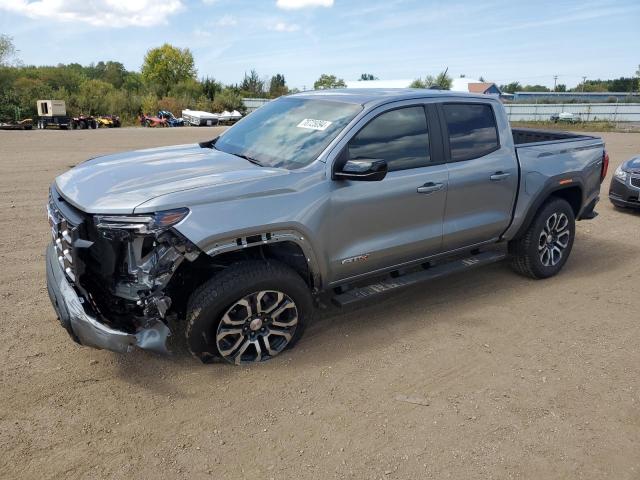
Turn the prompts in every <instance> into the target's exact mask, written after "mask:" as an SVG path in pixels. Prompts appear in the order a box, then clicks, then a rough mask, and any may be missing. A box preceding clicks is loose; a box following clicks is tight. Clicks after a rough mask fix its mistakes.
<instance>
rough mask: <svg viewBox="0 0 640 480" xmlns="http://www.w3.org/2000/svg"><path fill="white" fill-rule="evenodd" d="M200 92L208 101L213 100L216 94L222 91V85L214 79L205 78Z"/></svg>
mask: <svg viewBox="0 0 640 480" xmlns="http://www.w3.org/2000/svg"><path fill="white" fill-rule="evenodd" d="M201 83H202V91H203V92H204V96H205V97H207V99H209V100H213V99H214V98H215V97H216V95H217V94H218V93H220V92H221V91H222V90H223V89H224V85H222V83H220V82H218V81H216V79H215V78H209V77H206V78H204V79H203V80H202V82H201Z"/></svg>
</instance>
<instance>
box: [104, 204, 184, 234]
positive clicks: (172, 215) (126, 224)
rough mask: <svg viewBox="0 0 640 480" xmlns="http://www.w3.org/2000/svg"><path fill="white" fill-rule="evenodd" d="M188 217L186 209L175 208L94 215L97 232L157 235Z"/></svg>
mask: <svg viewBox="0 0 640 480" xmlns="http://www.w3.org/2000/svg"><path fill="white" fill-rule="evenodd" d="M187 215H189V209H188V208H176V209H173V210H164V211H162V212H155V213H149V214H141V215H95V216H94V217H93V221H94V223H95V225H96V227H97V228H98V230H127V231H130V232H132V233H140V234H145V233H159V232H162V231H164V230H166V229H168V228H169V227H172V226H174V225H177V224H178V223H180V222H181V221H182V220H184V219H185V218H186V217H187Z"/></svg>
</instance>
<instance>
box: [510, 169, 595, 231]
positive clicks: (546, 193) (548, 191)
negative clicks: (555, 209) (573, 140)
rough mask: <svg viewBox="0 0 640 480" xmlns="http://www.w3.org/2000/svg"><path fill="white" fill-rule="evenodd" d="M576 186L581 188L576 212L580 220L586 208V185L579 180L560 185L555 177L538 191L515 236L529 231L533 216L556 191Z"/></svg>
mask: <svg viewBox="0 0 640 480" xmlns="http://www.w3.org/2000/svg"><path fill="white" fill-rule="evenodd" d="M576 187H577V188H579V189H580V194H581V200H580V207H579V209H578V212H577V213H576V220H578V219H579V217H580V214H581V213H582V211H583V210H584V201H585V198H584V185H583V184H582V181H580V180H578V181H574V182H572V183H570V184H567V185H559V184H558V181H557V179H556V178H553V179H550V180H548V181H547V184H546V185H545V186H544V188H543V189H542V190H541V191H540V193H538V195H537V197H536V199H535V201H534V202H533V203H532V204H531V207H530V208H529V211H528V212H527V214H526V216H525V217H524V220H523V221H522V223H521V224H520V228H518V230H517V232H516V234H515V235H514V236H513V238H520V237H521V236H522V235H524V232H526V231H527V229H528V228H529V225H531V222H533V218H534V217H535V216H536V214H537V213H538V210H540V207H541V206H542V205H543V204H544V202H546V201H547V200H548V199H549V197H551V196H552V195H553V194H554V193H557V192H561V191H563V190H568V189H570V188H576Z"/></svg>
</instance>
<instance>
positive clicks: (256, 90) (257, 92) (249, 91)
mask: <svg viewBox="0 0 640 480" xmlns="http://www.w3.org/2000/svg"><path fill="white" fill-rule="evenodd" d="M264 84H265V82H264V80H262V79H261V78H260V76H259V75H258V72H256V71H255V70H253V69H251V71H250V72H249V75H247V74H246V73H245V74H244V78H243V79H242V83H241V84H240V89H241V90H243V91H244V92H245V94H246V95H247V96H250V97H264V96H265V92H264Z"/></svg>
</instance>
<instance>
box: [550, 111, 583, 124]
mask: <svg viewBox="0 0 640 480" xmlns="http://www.w3.org/2000/svg"><path fill="white" fill-rule="evenodd" d="M551 121H552V122H553V123H558V122H567V123H579V122H581V121H582V119H581V118H580V115H578V114H576V113H569V112H561V113H557V114H555V115H551Z"/></svg>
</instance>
